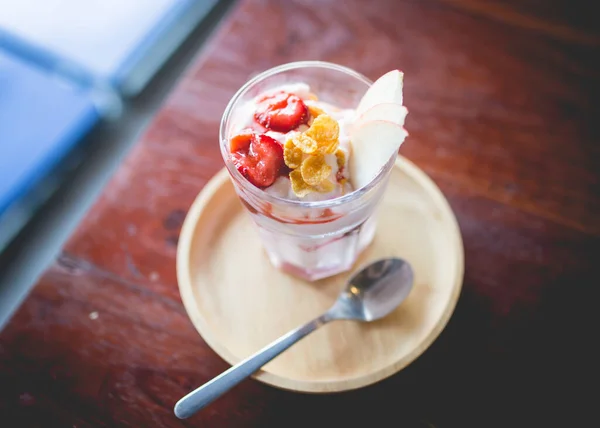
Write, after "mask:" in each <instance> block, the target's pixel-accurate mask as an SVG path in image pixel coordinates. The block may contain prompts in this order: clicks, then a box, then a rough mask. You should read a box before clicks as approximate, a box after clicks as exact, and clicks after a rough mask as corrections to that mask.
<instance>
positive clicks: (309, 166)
mask: <svg viewBox="0 0 600 428" xmlns="http://www.w3.org/2000/svg"><path fill="white" fill-rule="evenodd" d="M300 172H301V174H302V178H303V179H304V181H305V182H306V183H307V184H308V185H310V186H316V185H318V184H320V183H321V182H323V181H324V180H326V179H327V177H329V174H331V167H330V166H329V165H327V162H326V161H325V156H324V155H322V154H317V155H314V156H309V157H308V158H306V159H305V160H304V161H303V162H302V165H300Z"/></svg>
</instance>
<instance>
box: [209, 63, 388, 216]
mask: <svg viewBox="0 0 600 428" xmlns="http://www.w3.org/2000/svg"><path fill="white" fill-rule="evenodd" d="M299 68H325V69H330V70H335V71H339V72H342V73H345V74H347V75H349V76H352V77H355V78H356V79H358V80H360V81H362V82H364V83H366V84H367V86H371V85H372V84H373V82H372V81H371V80H370V79H369V78H367V77H366V76H364V75H362V74H360V73H359V72H357V71H355V70H353V69H351V68H349V67H345V66H343V65H339V64H334V63H331V62H326V61H295V62H289V63H286V64H281V65H278V66H276V67H272V68H269V69H267V70H265V71H263V72H261V73H259V74H257V75H255V76H254V77H252V78H251V79H250V80H248V81H247V82H246V83H244V84H243V85H242V86H241V87H240V88H239V89H238V90H237V92H236V93H235V94H234V95H233V97H231V99H230V100H229V103H228V104H227V107H226V108H225V111H224V112H223V116H222V118H221V125H220V128H219V146H220V149H221V156H222V157H223V161H224V163H225V167H226V168H227V169H228V171H229V174H230V175H231V177H232V178H233V179H234V180H235V181H237V182H238V183H239V185H240V186H241V187H242V188H243V189H244V190H245V191H247V192H248V193H250V194H251V195H253V196H255V197H256V198H258V199H260V200H263V201H266V202H269V203H271V204H274V205H288V206H291V207H298V208H331V207H336V206H340V205H344V204H346V203H348V202H352V201H355V200H357V199H360V197H362V196H363V195H365V194H366V193H369V191H370V190H372V189H373V188H374V187H376V186H377V184H379V182H381V180H383V178H384V177H385V176H386V174H387V171H388V169H390V168H391V166H390V163H391V165H392V166H393V164H394V163H395V159H396V157H397V154H396V156H393V157H392V158H391V159H390V160H389V161H388V162H386V163H385V165H384V166H383V167H382V168H381V169H380V170H379V172H378V173H377V175H376V176H375V177H374V178H373V180H371V181H370V182H369V184H367V185H366V186H363V187H361V188H359V189H356V190H353V191H352V192H350V193H348V194H346V195H343V196H340V197H337V198H334V199H326V200H323V201H295V200H290V199H285V198H281V197H279V196H274V195H271V194H269V193H267V192H266V191H264V190H263V189H260V188H258V187H256V186H254V185H253V184H252V183H250V182H249V181H248V180H247V179H246V178H245V177H244V176H243V175H242V174H241V173H240V172H239V171H238V170H237V168H235V167H234V166H233V164H232V163H231V162H229V161H228V157H229V154H230V153H229V151H228V150H227V144H226V143H227V141H228V140H227V138H226V136H225V131H226V129H225V128H226V125H227V123H228V122H229V119H230V117H231V114H232V112H233V107H234V106H235V105H236V103H237V101H238V100H239V99H240V98H241V97H242V96H243V95H244V94H245V93H246V92H247V91H248V90H249V89H250V88H251V87H252V86H253V85H255V84H256V83H258V82H260V81H262V80H264V79H266V78H267V77H270V76H272V75H274V74H278V73H281V72H284V71H289V70H294V69H299ZM392 160H394V162H390V161H392Z"/></svg>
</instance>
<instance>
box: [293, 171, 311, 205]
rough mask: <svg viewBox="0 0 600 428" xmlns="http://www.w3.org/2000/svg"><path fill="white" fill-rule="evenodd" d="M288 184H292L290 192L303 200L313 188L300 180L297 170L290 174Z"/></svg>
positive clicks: (300, 174) (299, 173)
mask: <svg viewBox="0 0 600 428" xmlns="http://www.w3.org/2000/svg"><path fill="white" fill-rule="evenodd" d="M290 182H291V183H292V191H293V192H294V194H295V195H296V196H298V197H300V198H303V197H305V196H306V195H308V194H309V193H311V192H313V191H314V190H313V188H312V187H311V186H309V185H308V184H306V182H305V181H304V180H303V179H302V173H301V172H300V170H299V169H295V170H293V171H292V172H290Z"/></svg>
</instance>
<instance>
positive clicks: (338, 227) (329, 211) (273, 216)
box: [219, 61, 396, 281]
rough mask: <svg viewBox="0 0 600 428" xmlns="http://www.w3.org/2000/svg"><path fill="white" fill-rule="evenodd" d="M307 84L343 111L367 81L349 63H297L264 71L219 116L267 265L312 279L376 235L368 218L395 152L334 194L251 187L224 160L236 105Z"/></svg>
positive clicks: (346, 262) (338, 267)
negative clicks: (361, 182) (302, 197)
mask: <svg viewBox="0 0 600 428" xmlns="http://www.w3.org/2000/svg"><path fill="white" fill-rule="evenodd" d="M300 82H302V83H307V84H308V85H309V86H310V88H311V92H312V93H315V94H317V96H318V97H319V100H320V101H324V102H327V103H330V104H332V105H335V106H337V107H340V108H351V109H354V108H356V106H357V105H358V103H359V101H360V99H361V98H362V96H363V94H364V93H365V92H366V90H367V89H368V88H369V86H370V85H371V83H372V82H371V81H370V80H369V79H367V78H366V77H364V76H363V75H361V74H359V73H357V72H356V71H353V70H351V69H349V68H347V67H343V66H340V65H337V64H332V63H327V62H321V61H302V62H293V63H289V64H284V65H280V66H278V67H274V68H272V69H269V70H267V71H264V72H262V73H260V74H258V75H256V76H255V77H253V78H252V79H251V80H249V81H248V82H247V83H246V84H245V85H244V86H242V87H241V88H240V89H239V90H238V92H237V93H236V94H235V95H234V96H233V98H232V99H231V101H230V102H229V105H228V106H227V108H226V109H225V112H224V114H223V118H222V120H221V129H220V137H219V138H220V145H221V153H222V155H223V159H224V161H225V165H226V166H227V169H228V171H229V174H230V176H231V179H232V181H233V185H234V188H235V191H236V193H237V194H238V196H239V198H240V200H241V201H242V203H243V204H244V205H245V207H246V208H247V209H248V211H249V213H250V215H251V217H252V219H253V220H254V223H255V224H256V226H257V228H258V233H259V235H260V239H261V241H262V244H263V246H264V249H265V250H266V253H267V255H268V257H269V259H270V261H271V263H272V264H273V265H274V266H275V267H276V268H278V269H281V270H283V271H285V272H287V273H290V274H292V275H295V276H298V277H300V278H303V279H306V280H308V281H315V280H317V279H321V278H325V277H329V276H332V275H335V274H338V273H340V272H344V271H347V270H349V269H350V268H351V267H352V265H353V264H354V262H355V261H356V259H357V257H358V256H359V254H360V253H361V252H362V251H363V250H364V249H365V248H366V247H367V246H368V245H369V244H370V243H371V241H372V240H373V237H374V235H375V226H376V220H375V217H374V215H373V213H374V211H375V209H376V208H377V205H378V204H379V202H380V201H381V198H382V196H383V192H384V191H385V188H386V186H387V181H388V178H389V173H390V171H391V169H392V167H393V165H394V162H395V160H396V156H395V155H394V156H392V157H391V158H390V159H389V161H388V162H387V163H386V165H385V166H384V167H383V168H382V169H381V170H380V171H379V173H378V174H377V176H376V177H375V178H374V179H373V180H372V181H371V182H370V183H369V184H368V185H366V186H364V187H362V188H360V189H357V190H355V191H353V192H351V193H348V194H346V195H344V196H342V197H339V198H336V199H330V200H325V201H311V202H308V201H293V200H288V199H283V198H279V197H276V196H273V195H270V194H268V193H267V192H265V191H263V190H261V189H259V188H258V187H255V186H254V185H252V184H251V183H250V182H249V181H248V180H246V178H244V176H242V174H241V173H240V172H239V171H238V170H237V168H236V167H235V165H234V164H233V163H232V161H231V160H230V157H229V138H230V137H231V136H232V135H234V134H235V133H236V132H237V131H239V129H237V128H236V127H235V124H236V122H238V120H237V118H238V117H239V116H238V115H243V114H246V115H247V114H248V112H247V111H243V110H244V109H242V108H240V107H241V106H243V105H244V103H246V102H247V101H249V100H252V99H253V98H254V97H256V96H257V95H259V94H261V93H263V92H264V91H267V90H269V89H272V88H274V87H276V86H280V85H283V84H289V83H300Z"/></svg>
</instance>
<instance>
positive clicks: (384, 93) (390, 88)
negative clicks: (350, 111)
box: [356, 70, 404, 117]
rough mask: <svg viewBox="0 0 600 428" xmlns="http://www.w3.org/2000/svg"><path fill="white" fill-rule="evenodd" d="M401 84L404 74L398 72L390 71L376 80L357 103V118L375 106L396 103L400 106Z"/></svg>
mask: <svg viewBox="0 0 600 428" xmlns="http://www.w3.org/2000/svg"><path fill="white" fill-rule="evenodd" d="M403 82H404V73H402V72H401V71H400V70H392V71H390V72H388V73H385V74H384V75H383V76H381V77H380V78H379V79H377V80H376V81H375V82H374V83H373V84H372V85H371V87H370V88H369V89H368V90H367V92H365V94H364V95H363V97H362V99H361V100H360V103H358V107H357V108H356V115H357V117H360V116H361V115H362V114H363V113H364V112H366V111H367V110H369V109H370V108H371V107H373V106H374V105H376V104H381V103H396V104H400V105H402V87H403Z"/></svg>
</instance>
